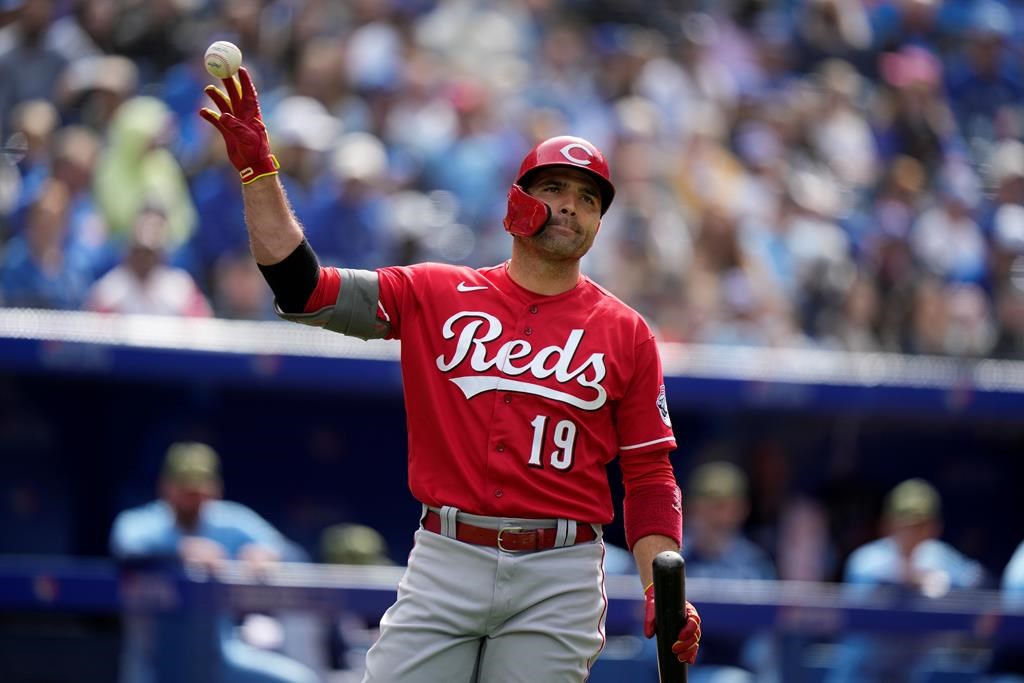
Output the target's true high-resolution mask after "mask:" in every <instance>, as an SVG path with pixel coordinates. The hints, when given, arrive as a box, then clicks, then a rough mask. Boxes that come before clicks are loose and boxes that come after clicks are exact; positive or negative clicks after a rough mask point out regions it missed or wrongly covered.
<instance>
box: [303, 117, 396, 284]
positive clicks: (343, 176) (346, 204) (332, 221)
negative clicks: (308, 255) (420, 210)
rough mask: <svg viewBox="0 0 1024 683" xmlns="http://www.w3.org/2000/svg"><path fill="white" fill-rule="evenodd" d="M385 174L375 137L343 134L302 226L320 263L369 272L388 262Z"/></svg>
mask: <svg viewBox="0 0 1024 683" xmlns="http://www.w3.org/2000/svg"><path fill="white" fill-rule="evenodd" d="M388 172H389V168H388V155H387V150H386V149H385V148H384V144H383V143H382V142H381V141H380V139H379V138H377V137H376V136H375V135H373V134H371V133H362V132H355V133H347V134H345V135H343V136H341V137H340V138H339V139H338V140H337V141H336V142H335V143H334V146H333V149H332V150H331V152H330V162H329V165H328V170H327V173H326V174H325V176H324V178H323V179H322V181H321V184H320V187H319V188H318V191H317V192H316V193H315V195H314V196H313V198H312V200H311V203H310V210H309V219H308V220H307V221H306V223H305V227H306V232H307V234H308V235H309V237H310V239H312V240H314V241H315V242H316V245H317V251H318V253H319V254H320V258H321V259H322V260H323V262H324V263H329V264H346V265H348V266H350V267H353V268H372V267H374V266H375V265H378V264H381V263H389V262H390V261H389V259H390V257H391V254H390V253H389V252H390V251H391V248H392V247H393V246H394V245H393V244H392V242H393V240H392V239H391V236H390V235H389V234H388V231H387V230H386V229H385V227H384V226H385V225H386V224H387V220H386V218H387V212H388V210H389V209H390V208H391V207H392V206H393V202H391V201H389V200H390V197H389V196H388V194H389V190H392V189H393V187H392V185H393V183H392V181H391V179H390V177H389V174H388ZM289 196H290V195H289Z"/></svg>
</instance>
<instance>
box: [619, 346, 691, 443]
mask: <svg viewBox="0 0 1024 683" xmlns="http://www.w3.org/2000/svg"><path fill="white" fill-rule="evenodd" d="M634 355H635V365H634V368H633V376H632V378H631V380H630V383H629V388H628V389H627V391H626V393H625V395H624V396H623V397H622V400H621V401H620V403H619V406H618V409H617V410H616V416H615V422H616V430H617V432H618V436H619V453H620V457H623V458H626V457H629V456H630V455H632V454H637V453H648V452H651V451H671V450H674V449H675V447H676V439H675V436H674V435H673V433H672V420H671V419H670V418H669V413H668V401H667V398H666V396H665V379H664V377H663V375H662V370H661V357H660V356H659V355H658V345H657V343H656V342H655V339H654V335H650V336H648V337H647V338H646V339H644V340H643V341H641V342H640V344H639V345H638V346H637V348H636V352H635V354H634Z"/></svg>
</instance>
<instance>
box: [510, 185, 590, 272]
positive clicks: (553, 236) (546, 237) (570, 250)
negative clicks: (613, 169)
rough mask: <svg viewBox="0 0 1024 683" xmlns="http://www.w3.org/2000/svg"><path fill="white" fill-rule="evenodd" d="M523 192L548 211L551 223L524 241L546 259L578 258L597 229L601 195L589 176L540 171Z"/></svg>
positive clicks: (587, 248)
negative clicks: (535, 199)
mask: <svg viewBox="0 0 1024 683" xmlns="http://www.w3.org/2000/svg"><path fill="white" fill-rule="evenodd" d="M526 191H527V192H529V193H530V194H531V195H533V196H534V197H536V198H537V199H539V200H541V201H542V202H544V203H545V204H547V205H548V206H549V207H551V219H550V220H549V221H548V223H547V225H545V226H544V228H543V229H541V231H540V232H538V233H537V234H536V235H534V236H532V237H527V238H525V239H526V240H527V241H528V242H530V243H532V244H533V245H535V246H536V247H537V248H538V249H540V250H541V251H543V252H544V253H545V254H546V255H548V256H549V257H553V258H556V259H580V258H582V257H583V255H584V254H586V253H587V251H589V250H590V246H591V245H592V244H593V243H594V237H595V236H596V235H597V230H598V228H599V227H600V226H601V192H600V190H599V189H598V186H597V183H596V182H594V180H593V179H592V178H591V177H590V174H588V173H585V172H583V171H578V170H576V169H574V168H562V167H555V168H546V169H541V170H540V171H538V172H537V174H536V176H534V178H533V180H532V182H531V183H530V187H528V188H527V189H526Z"/></svg>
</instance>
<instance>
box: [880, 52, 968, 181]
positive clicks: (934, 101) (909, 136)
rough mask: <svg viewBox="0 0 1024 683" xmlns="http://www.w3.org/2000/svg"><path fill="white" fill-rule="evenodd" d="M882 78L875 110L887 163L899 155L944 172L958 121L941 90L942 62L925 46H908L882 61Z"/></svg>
mask: <svg viewBox="0 0 1024 683" xmlns="http://www.w3.org/2000/svg"><path fill="white" fill-rule="evenodd" d="M878 68H879V71H880V74H881V76H882V84H883V85H882V88H881V89H880V90H879V93H878V94H879V97H878V98H877V100H876V102H875V104H874V107H873V111H872V121H871V122H872V128H873V129H874V132H875V144H876V145H878V152H879V156H880V158H881V161H882V162H883V163H886V162H888V161H890V160H892V159H893V158H894V157H897V156H899V155H907V156H909V157H912V158H914V159H917V160H918V161H919V162H920V163H921V164H922V165H923V167H924V168H925V169H926V170H927V171H928V172H929V173H931V172H933V171H934V170H937V169H939V168H940V167H941V166H942V164H943V162H944V161H945V159H946V157H947V153H948V152H949V151H950V150H951V149H952V147H953V146H954V143H955V142H956V141H957V140H958V131H957V128H956V120H955V119H954V117H953V113H952V112H951V111H950V109H949V104H948V102H947V101H946V98H945V94H944V92H943V90H942V64H941V62H940V61H939V59H938V57H936V56H935V55H934V54H932V53H931V52H929V51H928V50H926V49H925V48H923V47H920V46H917V45H908V46H905V47H903V48H902V49H900V50H899V51H898V52H886V53H883V54H882V55H880V56H879V58H878Z"/></svg>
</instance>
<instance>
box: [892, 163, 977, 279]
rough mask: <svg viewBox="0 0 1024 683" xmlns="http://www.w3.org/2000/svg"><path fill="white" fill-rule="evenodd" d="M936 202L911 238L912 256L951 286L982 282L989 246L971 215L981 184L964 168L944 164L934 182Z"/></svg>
mask: <svg viewBox="0 0 1024 683" xmlns="http://www.w3.org/2000/svg"><path fill="white" fill-rule="evenodd" d="M936 182H937V187H936V194H937V195H938V197H937V201H936V203H935V205H934V206H931V207H929V208H926V209H925V210H924V211H923V212H922V213H921V214H920V216H918V218H917V220H916V221H915V222H914V226H913V228H912V230H911V234H910V244H911V247H912V249H913V250H914V255H915V256H916V257H917V259H918V261H919V262H920V263H921V264H922V266H923V267H924V268H925V270H927V271H928V272H929V273H931V274H933V275H935V276H936V277H939V278H942V279H944V280H946V281H951V282H974V283H981V282H984V281H985V280H986V278H987V276H988V245H987V243H986V241H985V236H984V234H982V231H981V226H979V225H978V223H977V221H975V219H974V215H973V213H974V211H975V209H977V207H978V203H979V202H980V201H981V183H980V181H979V180H978V177H977V176H976V175H975V173H974V171H973V170H971V168H970V167H968V166H967V165H966V164H962V163H956V162H951V163H948V164H945V165H944V166H943V167H942V169H941V171H940V172H939V174H938V177H937V179H936Z"/></svg>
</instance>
